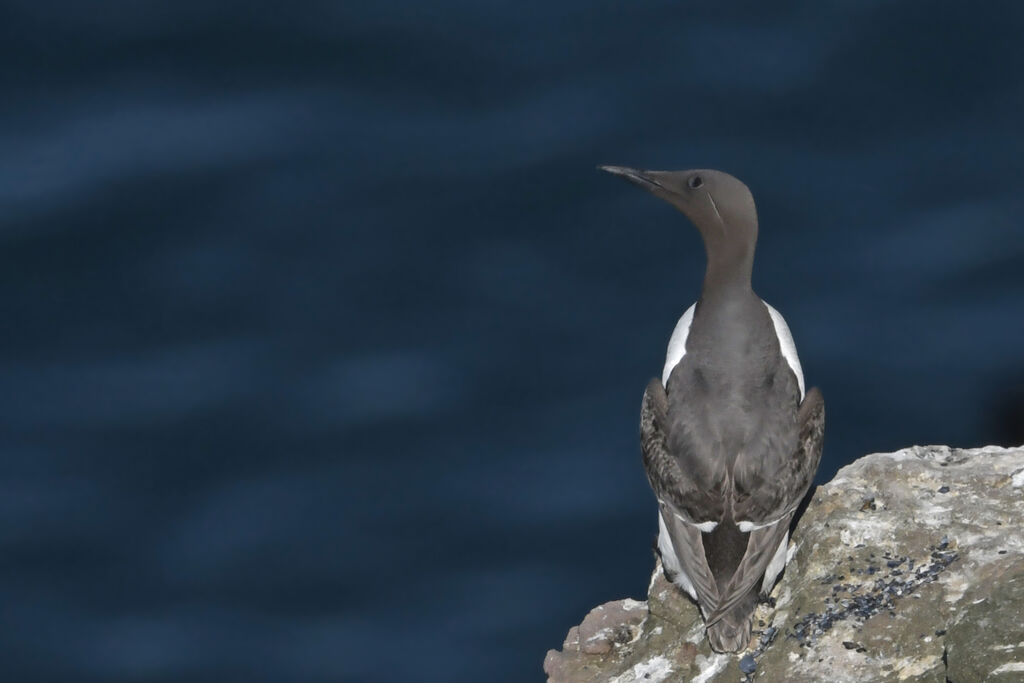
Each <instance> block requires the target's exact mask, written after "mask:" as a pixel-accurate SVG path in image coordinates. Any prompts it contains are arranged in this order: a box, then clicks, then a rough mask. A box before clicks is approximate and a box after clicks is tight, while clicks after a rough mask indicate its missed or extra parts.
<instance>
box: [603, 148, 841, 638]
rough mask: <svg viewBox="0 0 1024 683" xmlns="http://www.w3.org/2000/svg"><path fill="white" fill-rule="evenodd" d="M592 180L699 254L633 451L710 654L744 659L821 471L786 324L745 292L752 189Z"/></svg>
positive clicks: (674, 571)
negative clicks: (663, 211)
mask: <svg viewBox="0 0 1024 683" xmlns="http://www.w3.org/2000/svg"><path fill="white" fill-rule="evenodd" d="M599 168H600V169H601V170H604V171H607V172H608V173H612V174H614V175H617V176H622V177H623V178H626V179H627V180H629V181H631V182H633V183H635V184H636V185H639V186H640V187H642V188H644V189H646V190H648V191H649V192H651V193H652V194H654V195H655V196H656V197H659V198H661V199H663V200H665V201H667V202H668V203H670V204H672V205H673V206H674V207H676V208H677V209H678V210H679V211H681V212H682V213H683V214H684V215H685V216H686V217H687V218H689V220H690V222H691V223H693V225H694V226H695V227H696V228H697V230H698V232H699V233H700V235H701V238H702V240H703V242H704V249H705V252H706V255H707V267H706V270H705V273H704V280H703V283H702V286H701V291H700V295H699V297H698V298H697V301H696V302H695V303H694V304H693V305H692V306H690V307H689V308H688V309H686V311H685V312H684V313H683V315H682V317H681V318H679V321H678V323H677V324H676V326H675V329H674V330H673V332H672V335H671V337H670V339H669V342H668V349H667V351H666V357H665V365H664V368H663V370H662V375H661V378H660V379H658V378H654V379H651V381H650V382H649V383H648V385H647V388H646V390H645V391H644V395H643V400H642V403H641V410H640V443H641V452H642V459H643V465H644V470H645V472H646V474H647V479H648V482H649V483H650V486H651V489H652V490H653V492H654V495H655V497H656V498H657V502H658V540H657V546H656V549H657V553H658V555H659V556H660V558H661V564H662V567H663V571H664V573H665V576H666V578H668V579H669V580H670V581H672V583H673V584H675V585H676V586H678V587H679V588H680V589H682V590H683V591H684V592H686V593H687V594H689V595H690V597H691V598H693V599H694V600H695V601H696V602H697V605H698V607H699V609H700V611H701V614H702V616H703V617H704V621H705V628H706V633H707V637H708V641H709V644H710V646H711V648H712V649H713V650H714V651H715V652H719V653H730V652H740V651H742V650H744V649H745V648H746V647H747V646H748V645H749V643H750V639H751V632H752V623H753V615H754V610H755V609H756V607H757V603H758V600H759V594H761V595H768V594H769V593H770V592H771V589H772V587H773V586H774V584H775V582H776V581H777V579H778V578H779V575H780V573H781V572H782V570H783V569H784V567H785V565H786V563H787V561H788V557H787V555H788V552H787V551H788V546H789V532H790V525H791V523H792V521H793V516H794V514H795V512H796V510H797V508H798V507H799V505H800V503H801V501H802V500H803V498H804V496H805V495H806V494H807V492H808V490H809V489H810V486H811V483H812V481H813V479H814V475H815V472H816V471H817V469H818V464H819V462H820V460H821V453H822V447H823V442H824V433H825V401H824V398H823V397H822V394H821V391H820V390H819V389H817V388H812V389H810V390H809V391H806V392H805V391H804V376H803V371H802V369H801V367H800V359H799V357H798V355H797V352H796V346H795V344H794V342H793V337H792V334H791V333H790V331H789V327H788V325H787V324H786V321H785V319H784V318H783V317H782V315H781V314H780V313H779V312H778V311H777V310H775V309H774V308H772V307H771V306H770V305H768V304H767V303H766V302H765V301H764V300H762V299H761V298H760V297H759V296H758V295H757V294H756V293H755V292H754V290H753V287H752V284H751V275H752V272H753V264H754V249H755V246H756V244H757V231H758V221H757V209H756V207H755V205H754V198H753V195H752V194H751V192H750V190H749V189H748V188H747V186H746V185H745V184H743V183H742V182H741V181H740V180H738V179H737V178H735V177H733V176H731V175H729V174H728V173H725V172H722V171H716V170H709V169H696V170H688V171H647V170H640V169H634V168H626V167H622V166H601V167H599Z"/></svg>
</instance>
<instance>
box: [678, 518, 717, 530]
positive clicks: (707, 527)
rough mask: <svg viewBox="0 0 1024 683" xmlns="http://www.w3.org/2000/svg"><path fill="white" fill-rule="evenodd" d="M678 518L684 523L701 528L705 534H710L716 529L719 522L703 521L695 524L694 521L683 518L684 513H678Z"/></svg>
mask: <svg viewBox="0 0 1024 683" xmlns="http://www.w3.org/2000/svg"><path fill="white" fill-rule="evenodd" d="M676 519H678V520H679V521H680V522H682V523H683V524H689V525H690V526H695V527H697V528H698V529H700V530H701V533H705V534H710V533H711V532H712V531H714V530H715V527H717V526H718V522H701V523H700V524H694V523H693V522H689V521H687V520H685V519H683V516H682V515H676Z"/></svg>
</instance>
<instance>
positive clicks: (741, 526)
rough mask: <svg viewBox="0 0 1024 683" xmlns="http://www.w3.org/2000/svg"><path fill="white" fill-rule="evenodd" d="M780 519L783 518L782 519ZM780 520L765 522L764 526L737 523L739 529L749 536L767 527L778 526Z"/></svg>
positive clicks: (745, 522) (743, 522) (751, 523)
mask: <svg viewBox="0 0 1024 683" xmlns="http://www.w3.org/2000/svg"><path fill="white" fill-rule="evenodd" d="M779 519H782V518H781V517H780V518H779ZM779 519H773V520H772V521H770V522H765V523H764V524H754V523H753V522H748V521H746V520H744V521H742V522H736V526H737V527H739V529H740V531H741V532H742V533H745V534H749V533H750V532H751V531H756V530H757V529H763V528H765V527H767V526H771V525H772V524H776V523H777V522H778V521H779Z"/></svg>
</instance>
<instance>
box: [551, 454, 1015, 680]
mask: <svg viewBox="0 0 1024 683" xmlns="http://www.w3.org/2000/svg"><path fill="white" fill-rule="evenodd" d="M1022 497H1024V447H1022V448H1016V449H1005V448H998V447H987V448H977V449H970V450H961V449H956V448H948V447H946V446H924V447H922V446H915V447H912V448H907V449H904V450H902V451H898V452H896V453H876V454H874V455H868V456H865V457H863V458H861V459H860V460H857V461H856V462H854V463H853V464H851V465H849V466H847V467H844V468H843V469H841V470H840V471H839V473H838V474H837V475H836V477H835V479H833V480H832V481H831V482H830V483H828V484H826V485H824V486H820V487H818V489H817V490H816V491H815V492H814V496H813V498H812V500H811V502H810V504H809V505H808V507H807V509H806V511H805V513H804V515H803V516H802V517H801V518H800V520H799V523H798V526H797V528H796V530H795V532H794V533H793V540H792V542H791V544H790V548H789V553H790V555H791V558H792V559H791V561H790V563H789V566H788V567H787V568H786V571H785V574H784V575H783V577H782V579H781V580H780V581H779V583H778V584H777V585H776V587H775V590H774V591H773V593H772V595H771V597H770V599H769V600H768V601H766V602H764V603H763V604H761V605H760V606H759V607H758V611H757V614H756V617H755V620H754V637H753V640H752V641H751V643H750V645H749V647H748V649H747V651H746V652H742V653H739V654H737V655H720V654H715V653H714V652H712V651H711V649H710V648H709V647H708V643H707V640H706V638H705V637H704V628H703V624H702V621H701V618H700V616H699V614H698V612H697V608H696V606H695V605H694V604H693V602H691V601H690V600H689V598H688V597H687V596H685V595H683V594H682V593H681V592H680V591H679V590H678V589H676V588H675V587H674V586H673V585H672V584H670V583H668V582H667V581H666V580H665V577H664V574H663V573H662V571H661V567H660V565H658V564H657V563H656V566H655V569H654V574H653V575H652V577H651V583H650V588H649V590H648V594H647V600H646V602H642V601H638V600H629V599H626V600H619V601H616V602H610V603H607V604H605V605H602V606H600V607H597V608H596V609H594V610H592V611H591V612H590V614H588V615H587V616H586V618H584V620H583V623H581V624H580V625H579V626H574V627H573V628H571V629H570V630H569V634H568V636H567V637H566V640H565V643H564V644H563V645H562V649H561V651H558V650H551V651H549V652H548V654H547V657H546V658H545V660H544V671H545V672H546V673H547V675H548V677H549V678H548V680H549V682H550V683H562V682H568V681H572V682H574V683H575V682H587V681H593V682H597V681H612V682H614V683H629V682H631V681H639V682H642V683H657V682H658V681H687V680H690V681H696V682H698V683H709V682H713V681H743V682H745V683H746V682H752V681H844V682H846V681H936V682H938V683H944V682H945V681H954V682H955V683H972V682H974V681H1021V680H1024V617H1022V616H1021V615H1024V526H1022V525H1024V498H1022Z"/></svg>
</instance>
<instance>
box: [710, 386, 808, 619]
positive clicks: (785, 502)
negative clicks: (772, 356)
mask: <svg viewBox="0 0 1024 683" xmlns="http://www.w3.org/2000/svg"><path fill="white" fill-rule="evenodd" d="M797 428H798V431H797V440H796V449H795V452H794V453H793V455H792V456H791V457H789V458H787V459H785V461H784V463H785V464H784V466H783V467H781V468H779V469H777V470H776V472H774V473H773V477H772V479H771V480H769V481H766V480H761V484H762V486H761V487H759V489H757V490H755V491H753V492H751V495H749V496H747V497H746V498H745V499H744V502H746V505H744V506H743V507H742V508H741V509H740V511H738V512H737V513H736V517H735V518H736V519H746V520H750V521H751V522H752V523H753V524H754V525H755V528H754V529H753V530H752V531H751V532H750V537H749V538H748V540H747V550H746V553H745V554H744V556H743V560H742V561H741V562H740V564H739V566H738V567H737V568H736V572H735V573H734V574H733V577H732V579H730V581H729V583H728V584H727V585H726V587H725V589H724V590H723V591H722V596H721V601H720V603H719V605H718V607H717V609H716V610H715V612H714V614H712V615H711V616H710V617H709V618H708V625H709V626H710V625H711V624H714V623H715V622H716V621H718V620H719V619H721V618H722V616H724V615H725V613H726V612H728V611H729V609H731V608H732V607H733V606H734V605H736V603H738V602H739V601H740V600H742V599H743V598H744V596H746V595H747V593H748V592H750V590H751V588H753V587H754V586H755V585H756V584H757V583H758V582H759V581H761V580H762V579H763V578H764V573H765V570H766V569H767V567H768V564H769V563H770V562H771V560H772V557H774V555H775V552H776V550H778V547H779V544H780V543H782V542H783V539H785V537H786V533H787V532H788V531H789V525H790V523H791V522H792V520H793V514H794V513H795V512H796V508H797V507H798V506H799V505H800V501H801V500H803V497H804V496H805V495H806V494H807V490H808V489H809V488H810V486H811V481H812V480H813V479H814V473H815V471H817V469H818V462H819V461H820V460H821V451H822V445H823V443H824V436H825V400H824V399H823V398H822V396H821V392H820V391H818V389H817V388H813V389H811V390H810V391H809V392H807V396H806V397H805V398H804V400H803V402H802V403H801V404H800V410H799V412H798V413H797ZM737 483H738V482H737ZM766 489H767V490H766ZM769 502H771V504H766V503H769Z"/></svg>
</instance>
